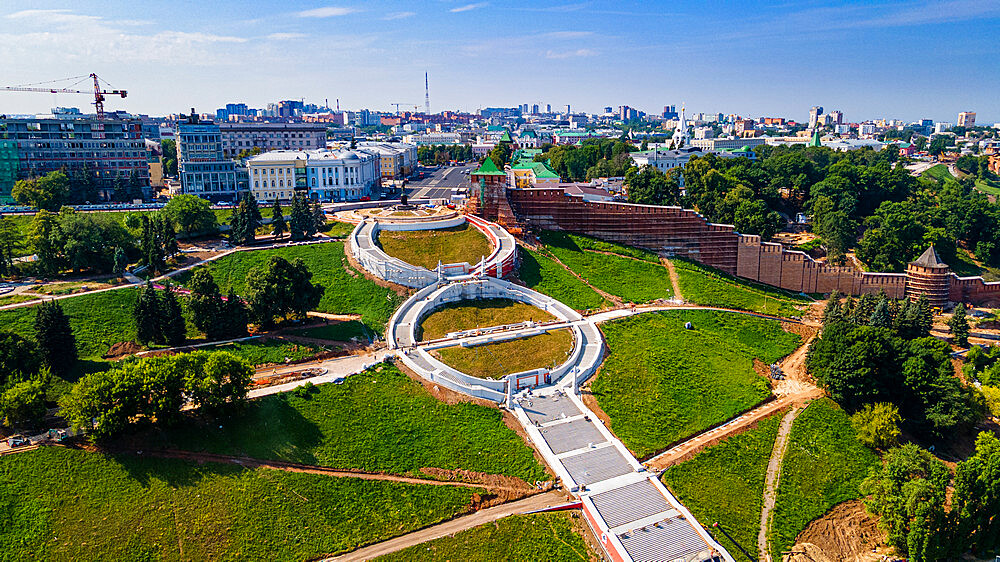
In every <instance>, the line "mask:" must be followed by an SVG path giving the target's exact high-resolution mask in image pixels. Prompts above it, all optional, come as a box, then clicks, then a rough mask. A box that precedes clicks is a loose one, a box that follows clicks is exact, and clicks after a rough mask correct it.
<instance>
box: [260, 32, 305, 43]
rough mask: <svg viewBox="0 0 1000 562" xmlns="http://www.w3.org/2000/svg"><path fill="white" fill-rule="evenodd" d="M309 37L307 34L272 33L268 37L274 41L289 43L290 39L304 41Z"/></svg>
mask: <svg viewBox="0 0 1000 562" xmlns="http://www.w3.org/2000/svg"><path fill="white" fill-rule="evenodd" d="M303 37H308V36H307V35H306V34H305V33H272V34H270V35H268V36H267V38H268V39H270V40H272V41H287V40H289V39H302V38H303Z"/></svg>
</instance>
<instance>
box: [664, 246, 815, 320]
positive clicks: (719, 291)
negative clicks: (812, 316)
mask: <svg viewBox="0 0 1000 562" xmlns="http://www.w3.org/2000/svg"><path fill="white" fill-rule="evenodd" d="M673 262H674V269H676V270H677V282H678V284H679V285H680V287H681V293H682V294H683V296H684V299H685V300H687V301H688V302H692V303H695V304H700V305H702V306H718V307H721V308H733V309H736V310H748V311H751V312H759V313H762V314H770V315H773V316H784V317H790V316H799V315H801V314H802V312H801V311H799V310H797V309H796V308H795V306H796V305H803V304H806V303H808V302H809V300H808V299H806V298H805V297H803V296H801V295H795V294H793V293H788V292H786V291H782V290H780V289H775V288H772V287H765V286H764V285H759V284H756V283H749V282H747V281H744V280H740V279H736V278H734V277H731V276H729V275H726V274H725V273H722V272H721V271H718V270H716V269H713V268H710V267H706V266H704V265H701V264H697V263H694V262H691V261H687V260H681V259H675V260H673Z"/></svg>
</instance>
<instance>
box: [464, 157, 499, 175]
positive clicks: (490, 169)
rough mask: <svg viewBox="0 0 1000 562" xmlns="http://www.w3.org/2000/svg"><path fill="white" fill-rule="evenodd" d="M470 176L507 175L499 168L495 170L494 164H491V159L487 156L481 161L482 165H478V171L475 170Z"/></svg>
mask: <svg viewBox="0 0 1000 562" xmlns="http://www.w3.org/2000/svg"><path fill="white" fill-rule="evenodd" d="M472 174H473V175H477V176H505V175H507V174H505V173H503V172H501V171H500V169H499V168H497V165H496V163H495V162H493V159H492V158H490V157H489V156H487V157H486V159H485V160H483V163H482V164H480V165H479V169H478V170H476V171H475V172H472Z"/></svg>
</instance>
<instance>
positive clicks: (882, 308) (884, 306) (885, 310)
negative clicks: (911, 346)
mask: <svg viewBox="0 0 1000 562" xmlns="http://www.w3.org/2000/svg"><path fill="white" fill-rule="evenodd" d="M868 324H869V325H871V326H874V327H876V328H892V317H891V316H890V315H889V299H887V298H885V297H882V298H881V299H880V300H879V301H878V304H876V305H875V310H874V311H872V314H871V318H870V319H869V321H868Z"/></svg>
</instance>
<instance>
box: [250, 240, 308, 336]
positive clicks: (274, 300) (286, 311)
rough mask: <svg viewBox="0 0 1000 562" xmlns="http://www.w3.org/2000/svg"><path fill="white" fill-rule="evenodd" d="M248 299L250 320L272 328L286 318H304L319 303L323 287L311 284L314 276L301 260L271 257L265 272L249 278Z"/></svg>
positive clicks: (252, 271) (260, 271)
mask: <svg viewBox="0 0 1000 562" xmlns="http://www.w3.org/2000/svg"><path fill="white" fill-rule="evenodd" d="M245 296H246V301H247V305H248V308H249V310H250V318H251V320H252V321H253V322H254V323H256V324H258V325H263V326H269V325H271V324H273V323H274V321H275V320H276V319H282V318H285V317H287V316H293V317H295V318H304V317H305V315H306V313H307V312H308V311H310V310H312V309H314V308H316V306H317V305H318V304H319V300H320V298H322V296H323V287H322V286H321V285H318V284H314V283H312V273H311V272H310V271H309V270H308V269H307V268H306V265H305V262H303V261H302V259H301V258H296V259H295V261H293V262H289V261H288V260H286V259H284V258H282V257H280V256H271V259H270V260H268V262H267V265H266V266H265V267H264V268H263V269H254V270H251V271H250V273H249V274H248V275H247V281H246V295H245Z"/></svg>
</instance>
